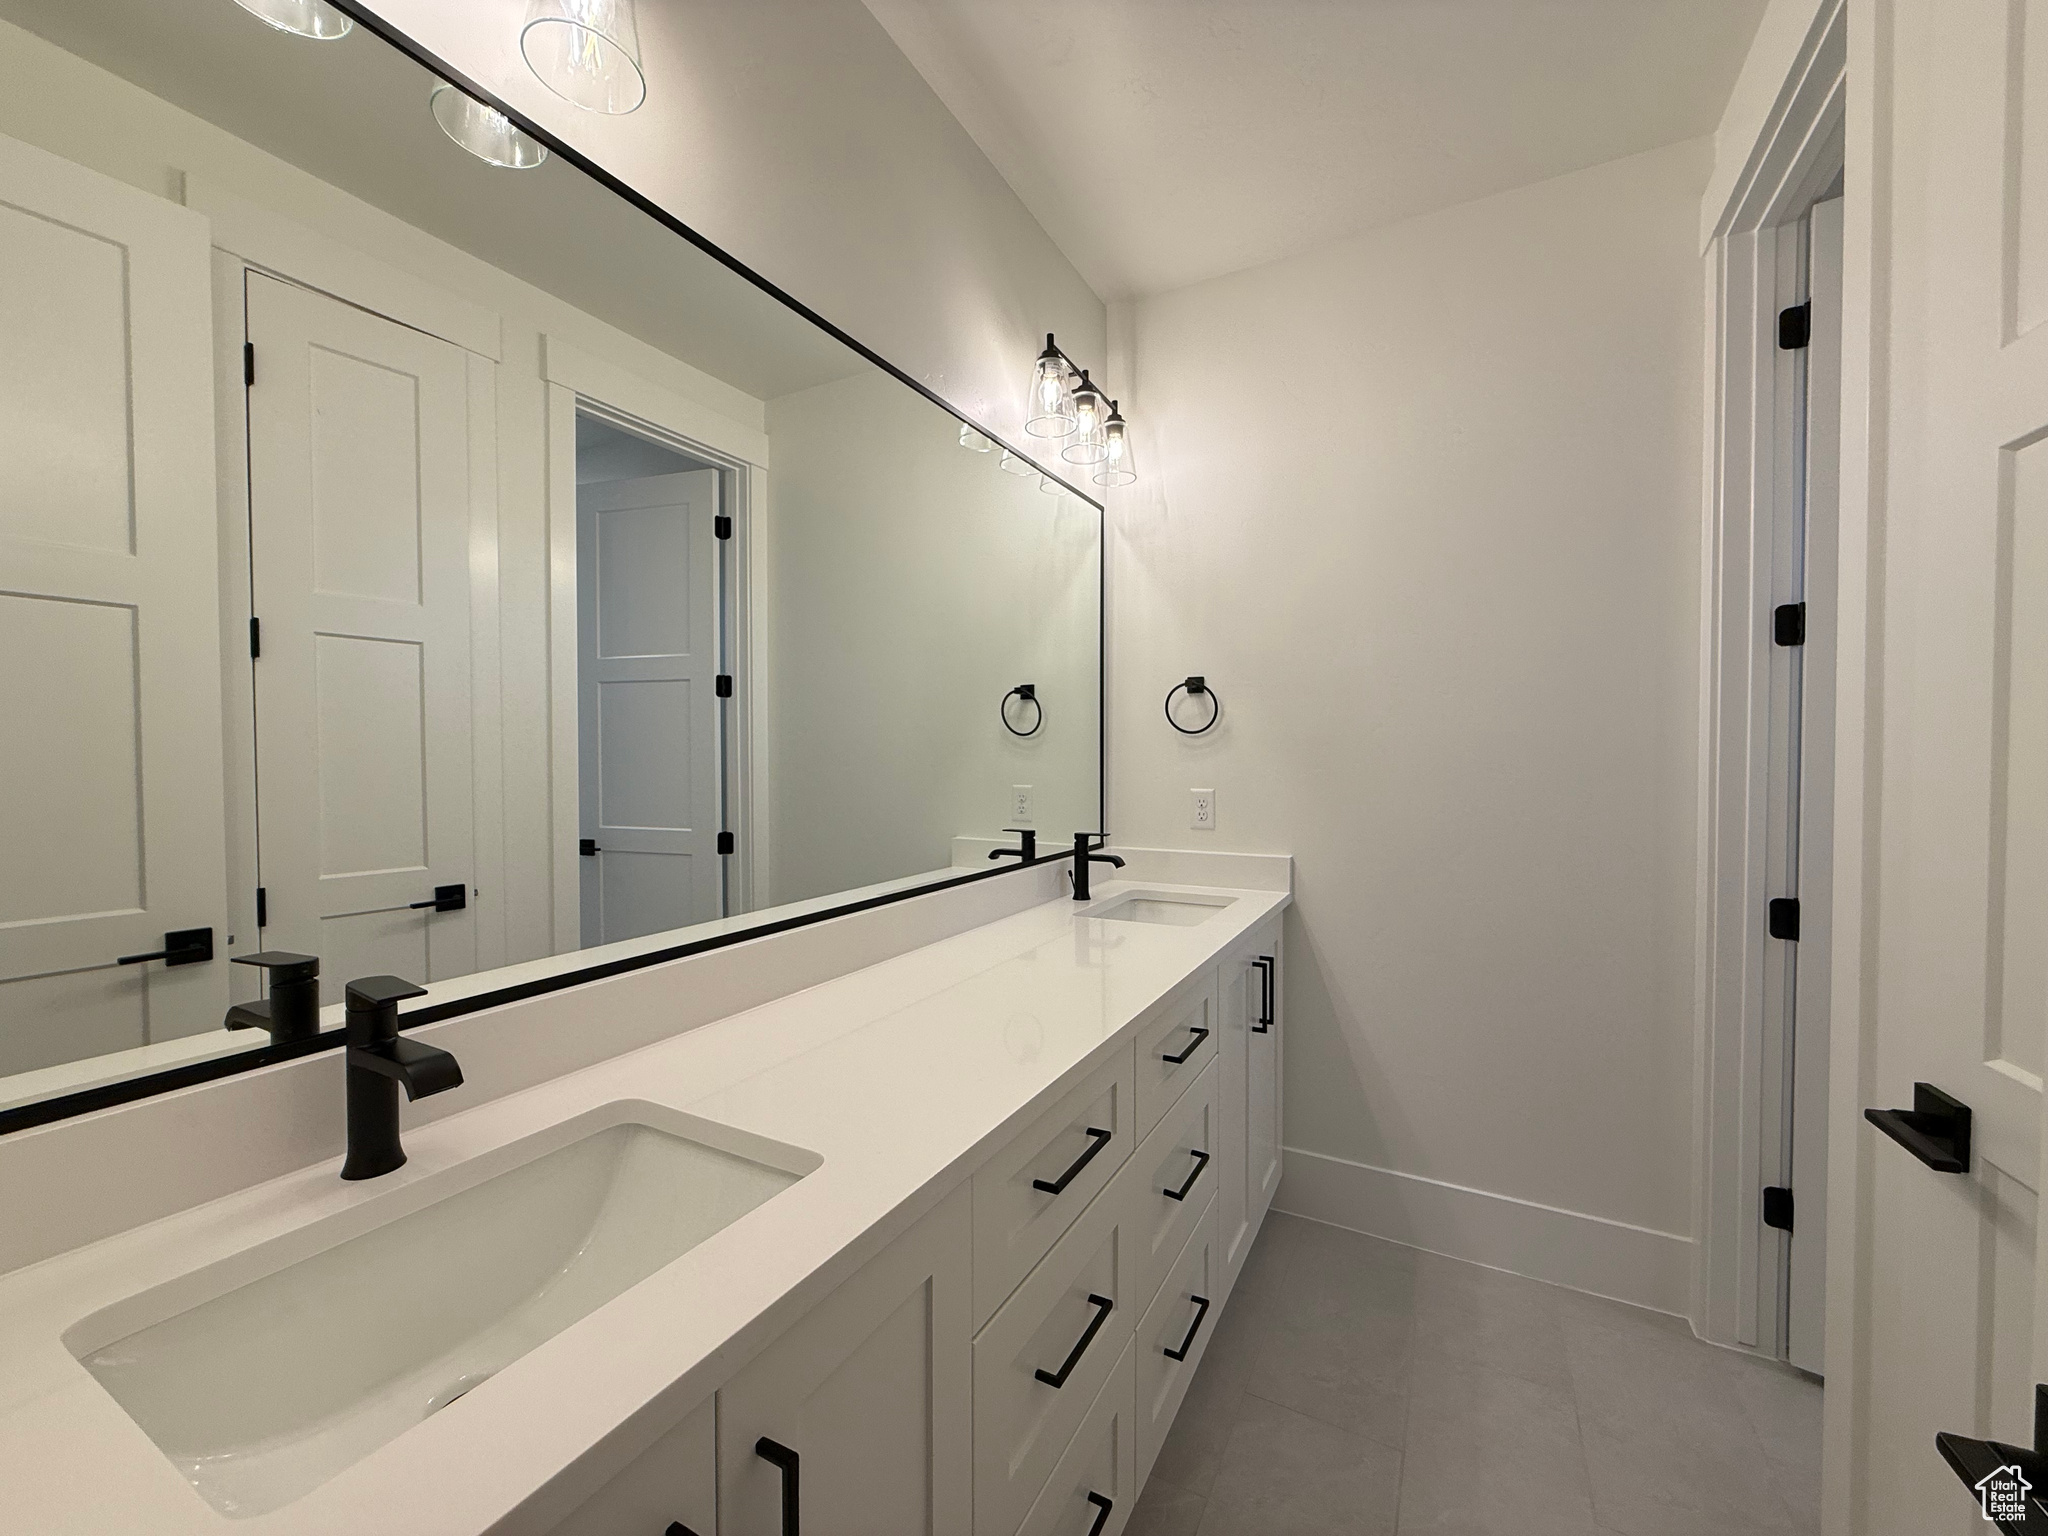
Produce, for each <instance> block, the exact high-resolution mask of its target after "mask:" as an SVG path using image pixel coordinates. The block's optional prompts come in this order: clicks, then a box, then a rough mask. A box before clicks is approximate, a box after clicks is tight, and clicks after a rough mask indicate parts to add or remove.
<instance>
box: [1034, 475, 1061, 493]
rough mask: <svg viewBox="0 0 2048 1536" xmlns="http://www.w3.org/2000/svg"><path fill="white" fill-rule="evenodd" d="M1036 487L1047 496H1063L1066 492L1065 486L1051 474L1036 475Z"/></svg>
mask: <svg viewBox="0 0 2048 1536" xmlns="http://www.w3.org/2000/svg"><path fill="white" fill-rule="evenodd" d="M1038 489H1039V490H1040V491H1042V492H1043V493H1044V494H1045V495H1047V496H1064V495H1066V494H1067V488H1066V487H1065V486H1064V485H1061V484H1060V483H1059V481H1057V480H1055V479H1053V477H1052V476H1051V475H1040V476H1039V477H1038Z"/></svg>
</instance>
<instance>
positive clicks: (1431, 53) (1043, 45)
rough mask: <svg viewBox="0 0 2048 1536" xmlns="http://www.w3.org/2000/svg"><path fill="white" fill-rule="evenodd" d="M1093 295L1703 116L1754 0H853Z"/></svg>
mask: <svg viewBox="0 0 2048 1536" xmlns="http://www.w3.org/2000/svg"><path fill="white" fill-rule="evenodd" d="M866 3H867V6H868V9H869V10H871V11H873V12H874V14H875V16H876V17H877V19H879V20H880V21H881V23H882V25H883V26H884V27H886V28H887V29H888V31H889V33H890V35H891V36H892V37H893V38H894V39H895V40H896V43H897V46H898V47H900V48H901V49H902V50H903V51H904V53H906V54H907V55H908V56H909V58H910V60H911V62H912V63H913V64H914V65H916V66H917V68H918V70H919V72H920V73H921V74H923V76H924V77H925V79H926V80H927V81H929V82H930V83H931V86H932V88H933V89H934V90H935V91H936V92H937V93H938V94H939V97H940V98H941V99H942V100H943V101H944V102H945V104H946V106H947V107H948V108H949V109H950V110H951V111H952V113H953V115H954V116H955V117H957V118H959V120H960V121H961V123H962V124H963V125H964V126H965V127H966V129H967V131H968V132H969V133H971V134H972V135H973V136H974V138H975V140H976V142H977V143H979V144H980V146H981V148H982V151H983V153H985V154H986V155H988V157H989V159H990V160H992V161H993V162H994V163H995V165H996V168H997V169H998V170H999V171H1001V172H1002V174H1003V175H1004V177H1005V178H1006V179H1007V180H1008V181H1009V183H1010V185H1011V186H1012V187H1013V188H1015V189H1016V192H1017V195H1018V196H1019V197H1021V198H1022V199H1023V200H1024V202H1025V204H1026V206H1028V207H1029V208H1030V210H1031V211H1032V213H1033V214H1034V215H1036V216H1037V218H1038V220H1039V222H1040V223H1041V224H1042V225H1044V227H1045V229H1046V231H1047V232H1048V233H1049V234H1050V235H1051V236H1052V237H1053V239H1054V240H1056V241H1058V242H1059V244H1060V246H1061V248H1062V249H1064V250H1065V251H1066V253H1067V255H1068V257H1069V259H1071V260H1072V261H1073V263H1074V264H1075V266H1077V267H1078V268H1079V269H1080V271H1081V274H1082V276H1083V277H1085V278H1086V279H1087V280H1088V282H1089V283H1090V284H1091V285H1092V286H1093V287H1094V288H1095V290H1096V292H1097V293H1098V294H1101V295H1102V296H1103V297H1105V298H1115V297H1120V296H1124V295H1129V294H1142V293H1156V292H1161V291H1164V290H1167V289H1171V288H1178V287H1182V286H1184V285H1186V284H1188V283H1192V282H1198V281H1200V280H1202V279H1204V278H1208V277H1214V276H1217V275H1219V274H1221V273H1225V272H1232V271H1237V270H1239V269H1241V268H1244V267H1250V266H1256V265H1258V264H1260V263H1262V262H1267V261H1271V260H1273V259H1275V258H1276V257H1280V256H1285V255H1288V254H1290V253H1291V252H1294V251H1299V250H1305V249H1307V248H1309V247H1312V246H1315V245H1319V244H1322V243H1323V242H1325V241H1329V240H1333V239H1337V238H1341V237H1343V236H1346V235H1351V234H1356V233H1358V232H1360V231H1362V230H1366V229H1371V228H1374V227H1376V226H1379V225H1384V224H1390V223H1393V222H1395V221H1396V220H1399V219H1404V218H1409V217H1412V216H1414V215H1415V214H1418V213H1425V212H1428V211H1429V210H1431V209H1435V208H1445V207H1449V206H1451V205H1452V204H1455V203H1462V202H1467V201H1470V200H1471V199H1473V198H1476V197H1484V196H1487V195H1488V194H1490V193H1495V192H1501V191H1505V190H1507V189H1508V188H1510V187H1516V186H1523V185H1526V184H1528V183H1530V182H1536V181H1542V180H1545V179H1547V178H1549V177H1552V176H1559V175H1563V174H1564V173H1566V172H1568V171H1574V170H1579V169H1582V168H1583V167H1586V166H1590V165H1597V164H1599V163H1600V162H1602V161H1605V160H1613V159H1617V158H1619V157H1620V156H1623V155H1630V154H1636V153H1639V152H1641V151H1643V150H1648V149H1655V148H1657V147H1659V146H1661V145H1665V144H1673V143H1677V142H1678V141H1680V140H1682V139H1687V138H1692V137H1694V136H1696V135H1700V134H1706V133H1711V132H1712V131H1713V129H1714V126H1715V125H1716V124H1717V123H1718V122H1719V121H1720V116H1721V109H1722V106H1723V105H1724V103H1725V102H1726V100H1727V97H1728V91H1729V88H1730V87H1731V86H1732V85H1733V84H1734V81H1735V75H1736V71H1737V70H1738V69H1739V68H1740V67H1741V64H1742V59H1743V55H1744V54H1745V53H1746V52H1747V51H1748V48H1749V43H1750V39H1751V38H1752V37H1753V36H1754V35H1755V32H1756V26H1757V22H1758V19H1759V18H1760V17H1761V16H1762V14H1763V10H1764V4H1765V0H866Z"/></svg>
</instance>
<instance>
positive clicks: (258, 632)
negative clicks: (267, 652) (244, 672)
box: [249, 617, 263, 661]
mask: <svg viewBox="0 0 2048 1536" xmlns="http://www.w3.org/2000/svg"><path fill="white" fill-rule="evenodd" d="M262 654H263V621H262V620H261V619H258V618H254V617H252V618H251V619H250V620H249V659H250V660H251V661H254V660H256V658H257V657H259V656H261V655H262Z"/></svg>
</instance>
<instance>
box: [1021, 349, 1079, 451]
mask: <svg viewBox="0 0 2048 1536" xmlns="http://www.w3.org/2000/svg"><path fill="white" fill-rule="evenodd" d="M1073 380H1074V366H1073V364H1072V363H1069V362H1068V361H1067V354H1066V353H1064V352H1062V351H1061V350H1060V349H1059V344H1058V343H1057V342H1055V341H1054V340H1053V339H1052V336H1051V334H1050V333H1047V335H1046V338H1045V350H1044V351H1043V352H1041V353H1039V354H1038V363H1037V365H1036V366H1035V367H1034V368H1033V369H1032V371H1031V412H1030V414H1029V415H1028V416H1026V417H1025V418H1024V430H1025V431H1026V432H1029V433H1030V434H1031V435H1032V436H1033V437H1066V436H1068V435H1070V434H1071V433H1072V432H1073V430H1074V395H1073Z"/></svg>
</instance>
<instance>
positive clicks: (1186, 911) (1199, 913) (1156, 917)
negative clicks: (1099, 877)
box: [1088, 891, 1234, 928]
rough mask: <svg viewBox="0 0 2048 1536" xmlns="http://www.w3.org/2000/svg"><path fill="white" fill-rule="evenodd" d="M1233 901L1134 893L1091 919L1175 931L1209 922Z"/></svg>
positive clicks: (1222, 897)
mask: <svg viewBox="0 0 2048 1536" xmlns="http://www.w3.org/2000/svg"><path fill="white" fill-rule="evenodd" d="M1233 899H1234V898H1232V897H1229V896H1181V895H1173V896H1167V895H1162V894H1159V893H1156V892H1149V891H1133V892H1131V893H1130V894H1129V895H1126V896H1119V897H1118V898H1117V899H1116V900H1115V901H1113V902H1111V903H1110V904H1109V905H1108V906H1106V907H1103V908H1101V909H1100V910H1098V911H1094V912H1090V913H1089V914H1088V915H1089V916H1090V917H1103V918H1108V919H1109V920H1110V921H1111V922H1113V923H1164V924H1167V925H1168V926H1170V927H1175V928H1192V927H1194V926H1195V924H1197V923H1206V922H1207V921H1209V919H1210V918H1212V917H1214V916H1215V915H1216V914H1217V913H1218V912H1221V911H1222V910H1223V909H1224V908H1225V907H1227V906H1229V905H1230V903H1231V901H1232V900H1233Z"/></svg>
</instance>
